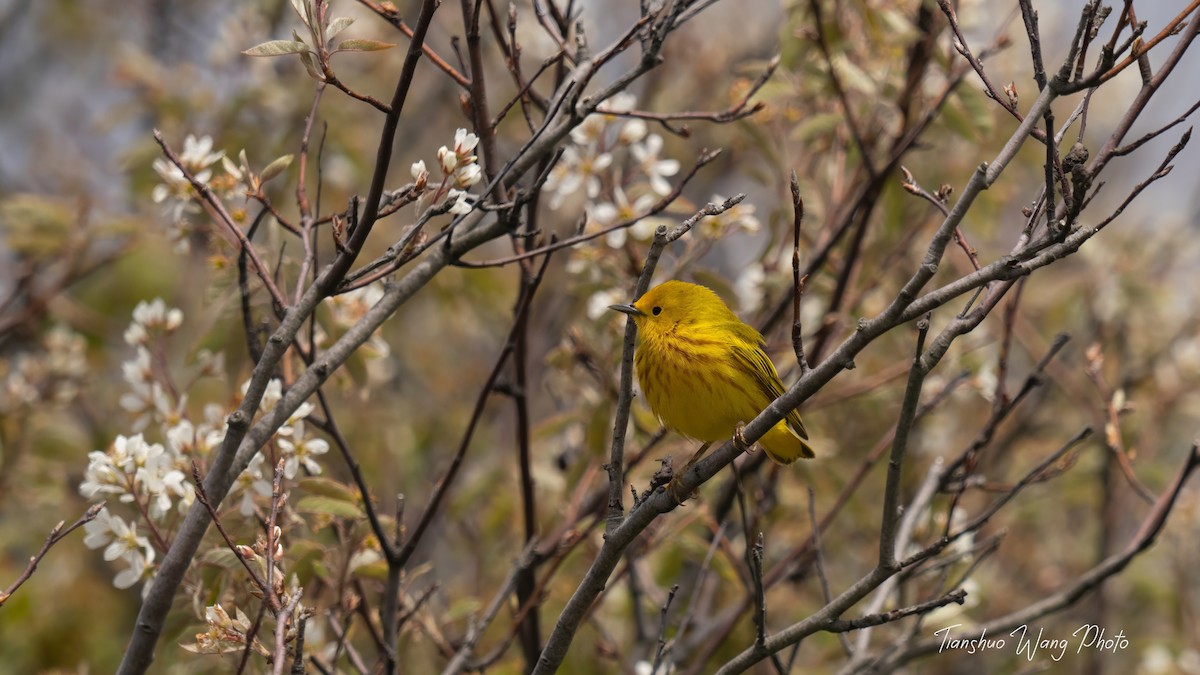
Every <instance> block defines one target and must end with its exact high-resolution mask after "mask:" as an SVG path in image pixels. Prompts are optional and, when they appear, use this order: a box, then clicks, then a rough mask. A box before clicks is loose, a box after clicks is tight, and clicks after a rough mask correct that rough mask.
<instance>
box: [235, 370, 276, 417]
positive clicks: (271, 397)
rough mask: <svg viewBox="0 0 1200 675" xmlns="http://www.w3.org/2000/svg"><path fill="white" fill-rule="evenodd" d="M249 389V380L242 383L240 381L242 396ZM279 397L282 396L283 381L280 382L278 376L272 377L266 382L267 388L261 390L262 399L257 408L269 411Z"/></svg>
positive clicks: (265, 411)
mask: <svg viewBox="0 0 1200 675" xmlns="http://www.w3.org/2000/svg"><path fill="white" fill-rule="evenodd" d="M249 390H250V380H246V381H245V382H244V383H242V396H245V395H246V392H247V391H249ZM281 398H283V382H281V381H280V380H279V379H278V378H275V379H272V380H271V381H270V382H268V383H267V388H266V389H265V390H263V395H262V399H261V400H260V401H259V404H258V405H259V409H260V410H262V411H263V412H264V413H268V412H271V410H272V409H273V408H274V407H275V404H276V403H279V399H281Z"/></svg>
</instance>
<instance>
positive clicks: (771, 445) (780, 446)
mask: <svg viewBox="0 0 1200 675" xmlns="http://www.w3.org/2000/svg"><path fill="white" fill-rule="evenodd" d="M758 442H759V444H760V445H762V447H763V450H766V452H767V456H768V457H770V458H771V459H773V460H775V461H776V462H778V463H779V464H791V463H792V462H794V461H796V460H797V459H800V458H801V457H803V458H804V459H812V458H813V457H816V453H814V452H813V449H812V446H811V445H809V444H808V441H806V440H804V439H803V438H800V436H798V435H797V434H796V432H794V431H792V430H791V429H790V428H789V427H788V426H787V424H785V423H784V422H780V423H779V424H776V425H775V426H774V427H773V428H772V429H771V430H770V431H768V432H767V433H766V434H764V435H763V437H762V438H760V439H758Z"/></svg>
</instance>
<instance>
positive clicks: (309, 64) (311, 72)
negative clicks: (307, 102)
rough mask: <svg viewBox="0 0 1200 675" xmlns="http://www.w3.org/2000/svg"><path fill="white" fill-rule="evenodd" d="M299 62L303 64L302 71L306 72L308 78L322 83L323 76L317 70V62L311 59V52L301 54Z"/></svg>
mask: <svg viewBox="0 0 1200 675" xmlns="http://www.w3.org/2000/svg"><path fill="white" fill-rule="evenodd" d="M300 62H301V63H303V64H304V69H305V70H307V71H308V76H309V77H311V78H312V79H314V80H316V81H317V82H324V81H325V76H324V75H322V74H321V71H320V70H318V69H317V61H316V59H314V58H313V55H312V52H301V54H300Z"/></svg>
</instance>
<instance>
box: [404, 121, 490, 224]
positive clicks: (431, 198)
mask: <svg viewBox="0 0 1200 675" xmlns="http://www.w3.org/2000/svg"><path fill="white" fill-rule="evenodd" d="M478 145H479V137H478V136H476V135H475V134H472V133H468V132H467V130H466V129H458V130H457V131H455V132H454V147H453V148H448V147H446V146H444V145H443V146H442V147H440V148H438V151H437V164H438V169H439V170H440V171H441V175H442V178H441V181H440V182H439V183H438V184H437V185H436V186H434V187H433V188H432V190H430V185H429V169H428V168H426V166H425V160H423V159H422V160H420V161H417V162H413V164H412V167H411V169H410V173H411V174H412V177H413V180H414V181H415V187H416V189H417V190H418V191H420V192H421V193H422V194H421V202H418V203H422V202H423V203H434V204H437V203H441V200H442V198H443V197H445V199H446V201H445V204H446V205H448V211H447V212H448V213H451V214H453V215H465V214H468V213H470V212H471V209H472V208H473V202H472V201H471V199H472V195H471V193H470V191H469V190H470V188H471V187H472V186H474V185H475V184H476V183H478V182H479V181H480V179H481V178H483V169H481V168H480V166H479V164H478V160H479V157H478V156H477V155H476V154H475V148H476V146H478Z"/></svg>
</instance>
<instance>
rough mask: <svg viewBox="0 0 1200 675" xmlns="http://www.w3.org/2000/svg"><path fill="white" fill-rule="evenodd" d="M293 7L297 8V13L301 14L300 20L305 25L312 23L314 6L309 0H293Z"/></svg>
mask: <svg viewBox="0 0 1200 675" xmlns="http://www.w3.org/2000/svg"><path fill="white" fill-rule="evenodd" d="M292 9H294V10H296V14H298V15H299V16H300V20H301V21H303V22H304V25H305V26H311V25H312V8H311V6H310V5H309V4H308V0H292Z"/></svg>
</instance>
